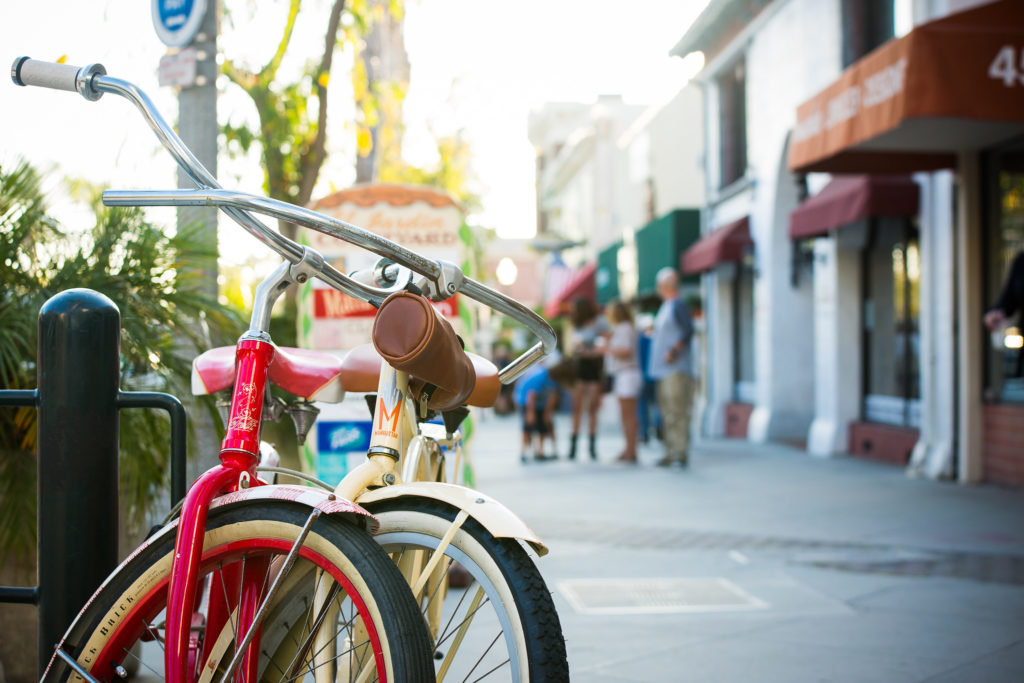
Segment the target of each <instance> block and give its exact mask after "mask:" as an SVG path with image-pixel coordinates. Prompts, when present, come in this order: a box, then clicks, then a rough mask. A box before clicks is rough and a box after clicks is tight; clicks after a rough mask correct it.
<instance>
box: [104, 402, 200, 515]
mask: <svg viewBox="0 0 1024 683" xmlns="http://www.w3.org/2000/svg"><path fill="white" fill-rule="evenodd" d="M117 407H118V408H157V409H159V410H166V411H167V414H168V415H170V417H171V507H172V508H173V507H174V506H175V505H177V504H178V503H180V502H181V500H182V499H183V498H184V497H185V449H186V446H187V441H186V439H187V437H188V423H187V422H186V420H185V406H183V405H182V404H181V401H179V400H178V399H177V398H176V397H174V396H171V395H170V394H160V393H156V392H152V391H122V392H120V393H119V394H118V395H117Z"/></svg>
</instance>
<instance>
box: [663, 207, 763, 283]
mask: <svg viewBox="0 0 1024 683" xmlns="http://www.w3.org/2000/svg"><path fill="white" fill-rule="evenodd" d="M752 244H754V242H753V240H751V239H750V216H744V217H743V218H741V219H739V220H737V221H733V222H732V223H726V224H725V225H723V226H721V227H719V228H715V229H714V230H712V231H711V232H709V233H708V234H706V235H704V236H703V237H701V238H700V239H699V240H697V241H696V242H695V243H694V245H693V246H692V247H690V248H689V249H687V250H686V251H684V252H683V256H682V258H681V259H680V269H681V270H682V271H683V274H684V275H693V274H696V273H703V272H704V271H705V270H711V269H712V268H714V267H715V266H717V265H718V264H719V263H728V262H735V261H741V260H742V259H743V254H744V253H745V252H746V250H747V247H749V246H751V245H752Z"/></svg>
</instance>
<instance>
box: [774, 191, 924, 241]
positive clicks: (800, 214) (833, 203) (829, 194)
mask: <svg viewBox="0 0 1024 683" xmlns="http://www.w3.org/2000/svg"><path fill="white" fill-rule="evenodd" d="M920 197H921V190H920V188H919V187H918V185H917V183H915V182H914V181H913V180H912V179H910V178H909V177H907V176H885V175H853V176H837V177H835V178H833V179H832V181H831V182H830V183H829V184H828V185H826V186H825V189H823V190H822V191H821V192H819V193H818V194H816V195H814V196H813V197H811V198H809V199H808V200H807V201H805V202H804V203H803V204H801V205H800V206H798V207H797V208H796V209H795V210H794V211H793V212H792V213H790V214H789V236H790V237H791V238H793V239H802V238H806V237H817V236H819V235H827V234H828V233H829V232H830V231H832V230H835V229H836V228H839V227H842V226H844V225H849V224H850V223H853V222H855V221H859V220H861V219H862V218H869V217H874V216H894V217H906V216H916V215H917V208H918V205H919V203H920Z"/></svg>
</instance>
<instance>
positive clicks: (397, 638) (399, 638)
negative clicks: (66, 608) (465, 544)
mask: <svg viewBox="0 0 1024 683" xmlns="http://www.w3.org/2000/svg"><path fill="white" fill-rule="evenodd" d="M309 514H310V509H309V508H307V507H304V506H301V505H298V504H295V503H291V502H287V501H277V500H261V501H259V502H256V501H248V502H243V503H237V504H231V505H225V506H222V507H217V508H213V509H211V510H210V513H209V516H208V518H207V524H206V530H205V535H204V549H203V559H202V573H203V576H204V577H209V579H210V580H206V581H204V583H203V584H202V585H203V586H205V587H206V589H205V590H206V592H207V597H206V598H204V601H203V604H207V605H208V604H209V602H210V600H209V597H208V596H209V594H210V593H212V592H213V591H215V590H216V589H217V587H219V588H220V589H221V590H222V591H224V593H225V600H227V599H228V596H227V592H228V591H227V589H226V588H225V587H224V586H225V583H226V582H225V581H218V580H217V577H221V576H224V573H223V569H224V567H225V566H231V565H232V564H233V565H234V566H235V567H236V568H237V567H238V566H239V565H238V562H239V561H240V559H241V558H246V559H248V561H249V562H250V565H249V566H250V568H252V567H253V566H262V565H259V564H258V563H259V562H266V566H267V567H268V570H267V576H266V577H265V579H264V581H263V589H262V591H263V594H264V595H265V594H266V591H267V587H268V586H269V584H270V582H271V581H272V580H273V579H272V576H271V574H274V573H275V572H276V571H277V570H279V569H280V567H281V565H282V564H283V562H282V559H283V557H284V556H285V555H287V553H288V551H289V550H290V549H291V546H292V545H293V544H294V541H295V539H296V538H298V536H299V531H300V529H301V528H302V526H303V524H304V523H305V522H306V520H307V518H308V517H309ZM175 529H176V526H173V525H172V526H168V527H165V528H164V529H163V530H162V531H161V532H159V533H158V534H157V535H155V536H154V537H153V538H151V539H150V540H149V541H148V542H147V544H145V545H144V546H143V547H141V548H140V549H139V550H137V551H136V553H135V554H134V555H133V556H131V557H129V559H127V560H126V561H125V562H124V563H123V564H122V565H121V566H120V567H119V568H118V569H117V571H116V572H115V573H114V574H112V575H111V576H110V577H109V578H108V579H107V581H105V582H104V584H103V586H101V588H100V589H99V590H98V591H97V593H96V594H95V595H94V596H93V598H92V599H91V600H90V603H89V604H88V605H87V606H86V608H85V609H84V610H83V611H82V613H81V614H80V615H79V617H78V618H77V619H76V620H75V623H74V624H72V626H71V628H70V629H69V630H68V633H67V634H66V635H65V638H64V640H63V643H62V648H63V650H64V651H65V652H67V653H68V654H71V655H72V656H73V657H75V658H76V659H77V660H78V662H79V664H81V665H82V666H83V667H84V668H85V669H86V670H87V671H89V672H90V673H92V674H93V675H94V676H95V677H97V678H99V679H100V680H102V681H109V680H120V679H119V678H118V676H117V673H116V669H115V667H116V666H117V665H119V664H122V663H124V664H125V668H129V667H128V666H127V664H131V663H135V664H139V663H141V664H142V666H144V667H146V668H148V669H149V670H150V672H151V673H152V674H155V675H156V677H157V678H159V679H161V680H162V679H163V654H162V649H156V650H154V648H155V647H156V645H162V642H163V638H162V635H161V632H160V628H161V624H160V623H159V618H160V615H161V613H162V612H161V610H162V609H163V608H164V606H165V605H166V599H167V589H166V585H167V578H168V573H169V568H170V564H171V556H172V554H173V552H174V538H175V533H174V531H175ZM274 558H278V559H277V561H276V562H275V561H274ZM243 562H244V560H243ZM253 563H257V564H253ZM242 567H243V569H242V571H244V567H245V565H244V564H242ZM324 572H326V574H325V573H324ZM326 576H330V577H331V578H332V579H334V581H335V584H326V583H323V584H321V583H320V580H321V579H322V578H323V577H326ZM232 585H234V584H232ZM318 585H337V586H339V587H340V588H341V589H340V590H339V593H338V595H337V598H336V599H335V600H336V609H337V612H336V615H337V616H334V615H335V612H333V611H331V612H330V613H331V614H332V617H331V618H329V619H319V618H320V617H321V615H322V614H326V613H328V610H326V609H323V610H321V609H317V610H315V613H314V602H315V600H314V599H312V597H313V596H315V595H316V594H317V588H316V587H317V586H318ZM322 594H323V593H320V595H322ZM261 601H262V598H261ZM360 601H361V603H362V605H361V606H360V604H359V603H360ZM271 605H272V606H271V609H270V612H269V613H268V616H267V619H266V620H265V621H264V623H263V626H262V628H261V642H260V650H259V652H260V663H259V680H261V681H262V680H275V679H277V678H278V677H279V676H278V674H277V672H276V671H274V669H273V667H277V669H279V670H280V673H281V675H280V678H288V676H286V675H285V674H286V673H288V674H291V675H295V674H296V672H306V673H305V674H303V677H304V678H306V679H310V678H311V676H310V674H311V673H312V671H313V670H314V669H315V668H318V667H327V668H326V669H325V671H327V672H331V671H333V672H334V673H329V675H330V676H331V680H335V678H334V676H335V675H336V674H337V673H338V672H341V674H343V675H344V674H345V667H348V669H349V671H350V672H351V673H350V674H349V677H355V676H357V675H358V673H359V670H360V669H361V668H363V667H372V673H373V674H375V675H373V676H370V677H369V678H367V679H366V680H387V681H392V682H397V683H404V682H405V681H433V680H435V679H434V675H433V662H432V660H431V649H430V640H429V636H428V634H427V629H426V627H425V625H424V623H423V620H422V618H421V617H420V616H419V614H418V611H417V606H416V604H415V603H414V601H413V600H412V599H411V594H410V593H409V589H408V586H407V584H406V583H405V581H404V579H403V578H402V576H401V574H400V573H399V572H398V571H397V569H396V567H395V566H394V564H393V563H392V562H391V561H390V560H389V558H388V557H387V555H386V554H384V553H383V552H381V550H380V548H379V546H377V545H376V544H375V543H374V542H373V539H372V538H371V537H370V535H369V534H368V533H366V532H365V531H364V530H362V529H360V528H358V527H356V526H355V525H354V524H352V523H351V522H348V521H345V520H344V519H339V518H337V517H332V516H329V515H322V516H321V517H320V518H319V519H318V520H317V521H316V522H315V524H314V525H313V527H312V529H311V530H310V533H309V535H308V536H307V538H306V541H305V543H304V544H303V546H302V547H301V548H300V550H299V556H298V559H297V560H296V562H295V565H294V566H293V567H292V568H291V570H290V571H289V573H288V574H287V576H286V577H285V579H284V580H282V581H281V589H280V590H279V592H278V594H277V596H275V599H274V601H273V602H272V603H271ZM320 607H322V604H321V605H320ZM318 619H319V621H318ZM229 622H230V623H229V625H228V626H230V625H232V624H233V623H234V620H233V619H229ZM193 623H194V624H195V621H194V622H193ZM318 623H323V624H330V625H333V627H335V628H338V627H339V626H340V627H342V628H341V629H339V630H338V632H336V633H335V634H334V635H335V636H336V637H335V638H334V640H333V641H332V642H333V644H332V645H331V648H332V649H333V650H334V652H331V651H330V650H327V651H326V653H325V652H324V651H323V650H320V649H317V647H314V645H316V646H319V645H320V644H321V643H320V641H314V635H313V633H312V632H313V629H312V628H306V627H307V625H310V624H312V625H313V626H316V625H317V624H318ZM346 627H347V629H348V630H347V631H345V630H344V629H345V628H346ZM197 631H198V635H197V638H198V639H199V640H200V641H201V642H200V643H199V644H197V651H198V652H204V651H205V649H206V648H210V649H212V650H217V649H220V654H219V656H218V657H216V658H215V656H213V655H210V656H208V657H206V660H207V661H205V662H199V661H198V659H199V658H198V657H197V658H196V664H195V665H194V669H192V671H193V672H194V673H196V674H198V673H200V672H201V673H203V674H212V675H207V676H206V678H200V677H199V676H198V675H193V676H192V680H207V679H210V680H214V681H217V680H220V678H221V675H222V671H223V670H224V669H225V668H226V664H227V662H228V661H230V656H231V654H232V653H233V649H234V648H233V638H236V637H238V634H232V633H229V632H228V631H229V627H225V628H224V629H223V632H224V634H223V635H221V636H220V638H221V641H222V642H219V643H216V644H215V643H214V641H216V640H217V638H216V636H217V635H218V634H213V633H206V631H205V625H203V626H201V627H200V628H199V629H197V628H196V626H193V631H192V633H193V634H196V633H197ZM324 632H325V633H330V631H324ZM364 632H365V633H366V640H363V639H362V638H361V637H360V639H359V640H351V639H352V638H353V636H354V635H357V634H362V633H364ZM343 633H344V634H345V635H347V636H348V637H349V638H350V640H349V641H347V642H348V643H349V644H352V643H356V644H355V645H353V646H352V647H349V648H347V649H346V648H345V645H346V641H344V640H343V638H342V634H343ZM147 641H148V642H147ZM154 643H155V644H154ZM367 644H369V645H370V646H371V647H372V649H371V650H368V649H367V647H366V645H367ZM133 647H137V648H139V650H141V652H139V654H137V655H136V654H131V653H133V652H135V650H133V649H132V648H133ZM303 647H305V648H306V650H307V652H306V653H305V654H298V655H296V652H299V653H302V652H303ZM107 653H109V654H107ZM129 654H130V656H129ZM329 655H333V657H332V656H329ZM357 656H363V659H362V660H361V661H354V658H355V657H357ZM133 658H137V660H138V662H135V659H133ZM371 662H372V663H371ZM207 668H209V669H210V671H209V672H207V671H206V669H207ZM382 668H383V671H382V670H381V669H382ZM364 673H365V672H364ZM382 674H383V675H382ZM236 675H237V674H236ZM69 677H70V678H74V679H78V677H77V676H75V675H74V674H73V673H72V672H71V671H70V668H69V667H68V666H67V664H66V663H64V662H62V661H60V660H59V659H58V658H56V657H55V659H54V660H53V661H52V662H51V665H50V668H49V669H48V671H47V674H46V675H44V680H46V681H51V680H54V681H64V680H66V679H68V678H69ZM317 677H318V678H322V676H317Z"/></svg>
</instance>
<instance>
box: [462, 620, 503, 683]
mask: <svg viewBox="0 0 1024 683" xmlns="http://www.w3.org/2000/svg"><path fill="white" fill-rule="evenodd" d="M500 637H501V631H498V635H496V636H494V640H492V641H491V644H490V645H488V646H487V649H486V650H484V653H483V654H482V655H480V658H479V659H478V660H476V664H474V665H473V668H472V669H470V670H469V673H468V674H466V677H465V678H463V679H462V683H466V681H468V680H469V677H470V676H472V675H473V672H474V671H476V668H477V667H478V666H480V662H482V661H484V657H486V656H487V653H488V652H490V651H491V648H492V647H494V644H495V643H496V642H498V638H500ZM499 666H500V665H499ZM489 673H490V671H488V672H487V673H486V674H484V676H486V675H487V674H489ZM481 678H483V676H481ZM476 680H480V679H479V678H478V679H476Z"/></svg>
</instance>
